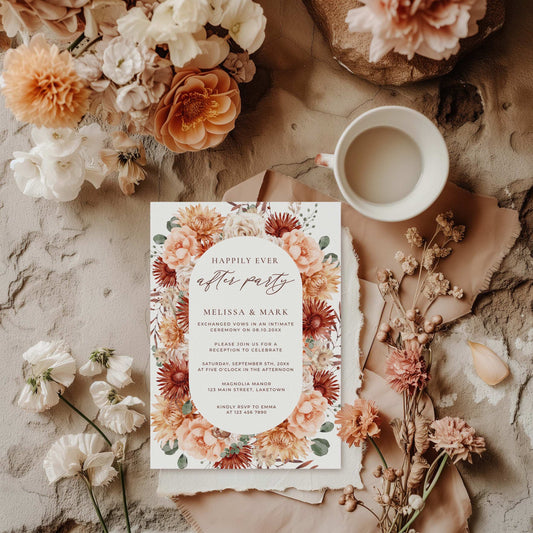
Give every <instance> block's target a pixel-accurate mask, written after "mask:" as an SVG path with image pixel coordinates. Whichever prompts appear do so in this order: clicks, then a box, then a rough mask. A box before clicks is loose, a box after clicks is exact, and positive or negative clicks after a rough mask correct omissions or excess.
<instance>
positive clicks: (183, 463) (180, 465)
mask: <svg viewBox="0 0 533 533" xmlns="http://www.w3.org/2000/svg"><path fill="white" fill-rule="evenodd" d="M188 464H189V461H188V460H187V456H186V455H183V454H181V455H180V458H179V459H178V468H179V469H180V470H183V469H184V468H187V465H188Z"/></svg>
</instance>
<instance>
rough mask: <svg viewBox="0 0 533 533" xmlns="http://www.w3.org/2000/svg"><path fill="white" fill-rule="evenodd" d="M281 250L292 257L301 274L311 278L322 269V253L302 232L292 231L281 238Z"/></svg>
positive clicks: (314, 242)
mask: <svg viewBox="0 0 533 533" xmlns="http://www.w3.org/2000/svg"><path fill="white" fill-rule="evenodd" d="M281 241H282V242H281V246H282V248H283V249H284V250H285V251H286V252H287V253H288V254H289V255H290V256H291V257H292V259H293V261H294V262H295V263H296V266H297V267H298V269H299V270H300V272H301V273H302V274H305V275H306V276H312V275H313V274H315V273H316V272H318V271H319V270H320V269H321V268H322V260H323V259H324V253H323V252H322V250H321V249H320V246H319V245H318V243H317V242H316V241H315V240H314V239H313V238H311V237H308V236H307V235H306V234H305V233H304V232H303V231H301V230H299V229H293V230H292V231H290V232H286V233H284V234H283V235H282V236H281Z"/></svg>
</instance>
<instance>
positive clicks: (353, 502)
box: [345, 500, 357, 513]
mask: <svg viewBox="0 0 533 533" xmlns="http://www.w3.org/2000/svg"><path fill="white" fill-rule="evenodd" d="M345 508H346V510H347V511H348V512H349V513H353V512H354V511H355V510H356V509H357V500H350V501H348V502H346V505H345Z"/></svg>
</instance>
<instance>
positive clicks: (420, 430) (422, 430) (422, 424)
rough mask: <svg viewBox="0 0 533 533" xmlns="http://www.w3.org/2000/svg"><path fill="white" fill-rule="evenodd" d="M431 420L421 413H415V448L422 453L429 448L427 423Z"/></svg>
mask: <svg viewBox="0 0 533 533" xmlns="http://www.w3.org/2000/svg"><path fill="white" fill-rule="evenodd" d="M430 424H431V420H429V418H426V417H425V416H423V415H421V414H416V415H415V448H416V451H417V452H418V453H419V454H420V455H422V454H423V453H425V452H426V451H427V449H428V448H429V425H430Z"/></svg>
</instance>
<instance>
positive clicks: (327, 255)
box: [324, 253, 339, 263]
mask: <svg viewBox="0 0 533 533" xmlns="http://www.w3.org/2000/svg"><path fill="white" fill-rule="evenodd" d="M328 259H331V262H332V263H336V262H337V261H338V260H339V256H338V255H337V254H333V253H331V254H326V255H325V256H324V262H326V261H327V260H328Z"/></svg>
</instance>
